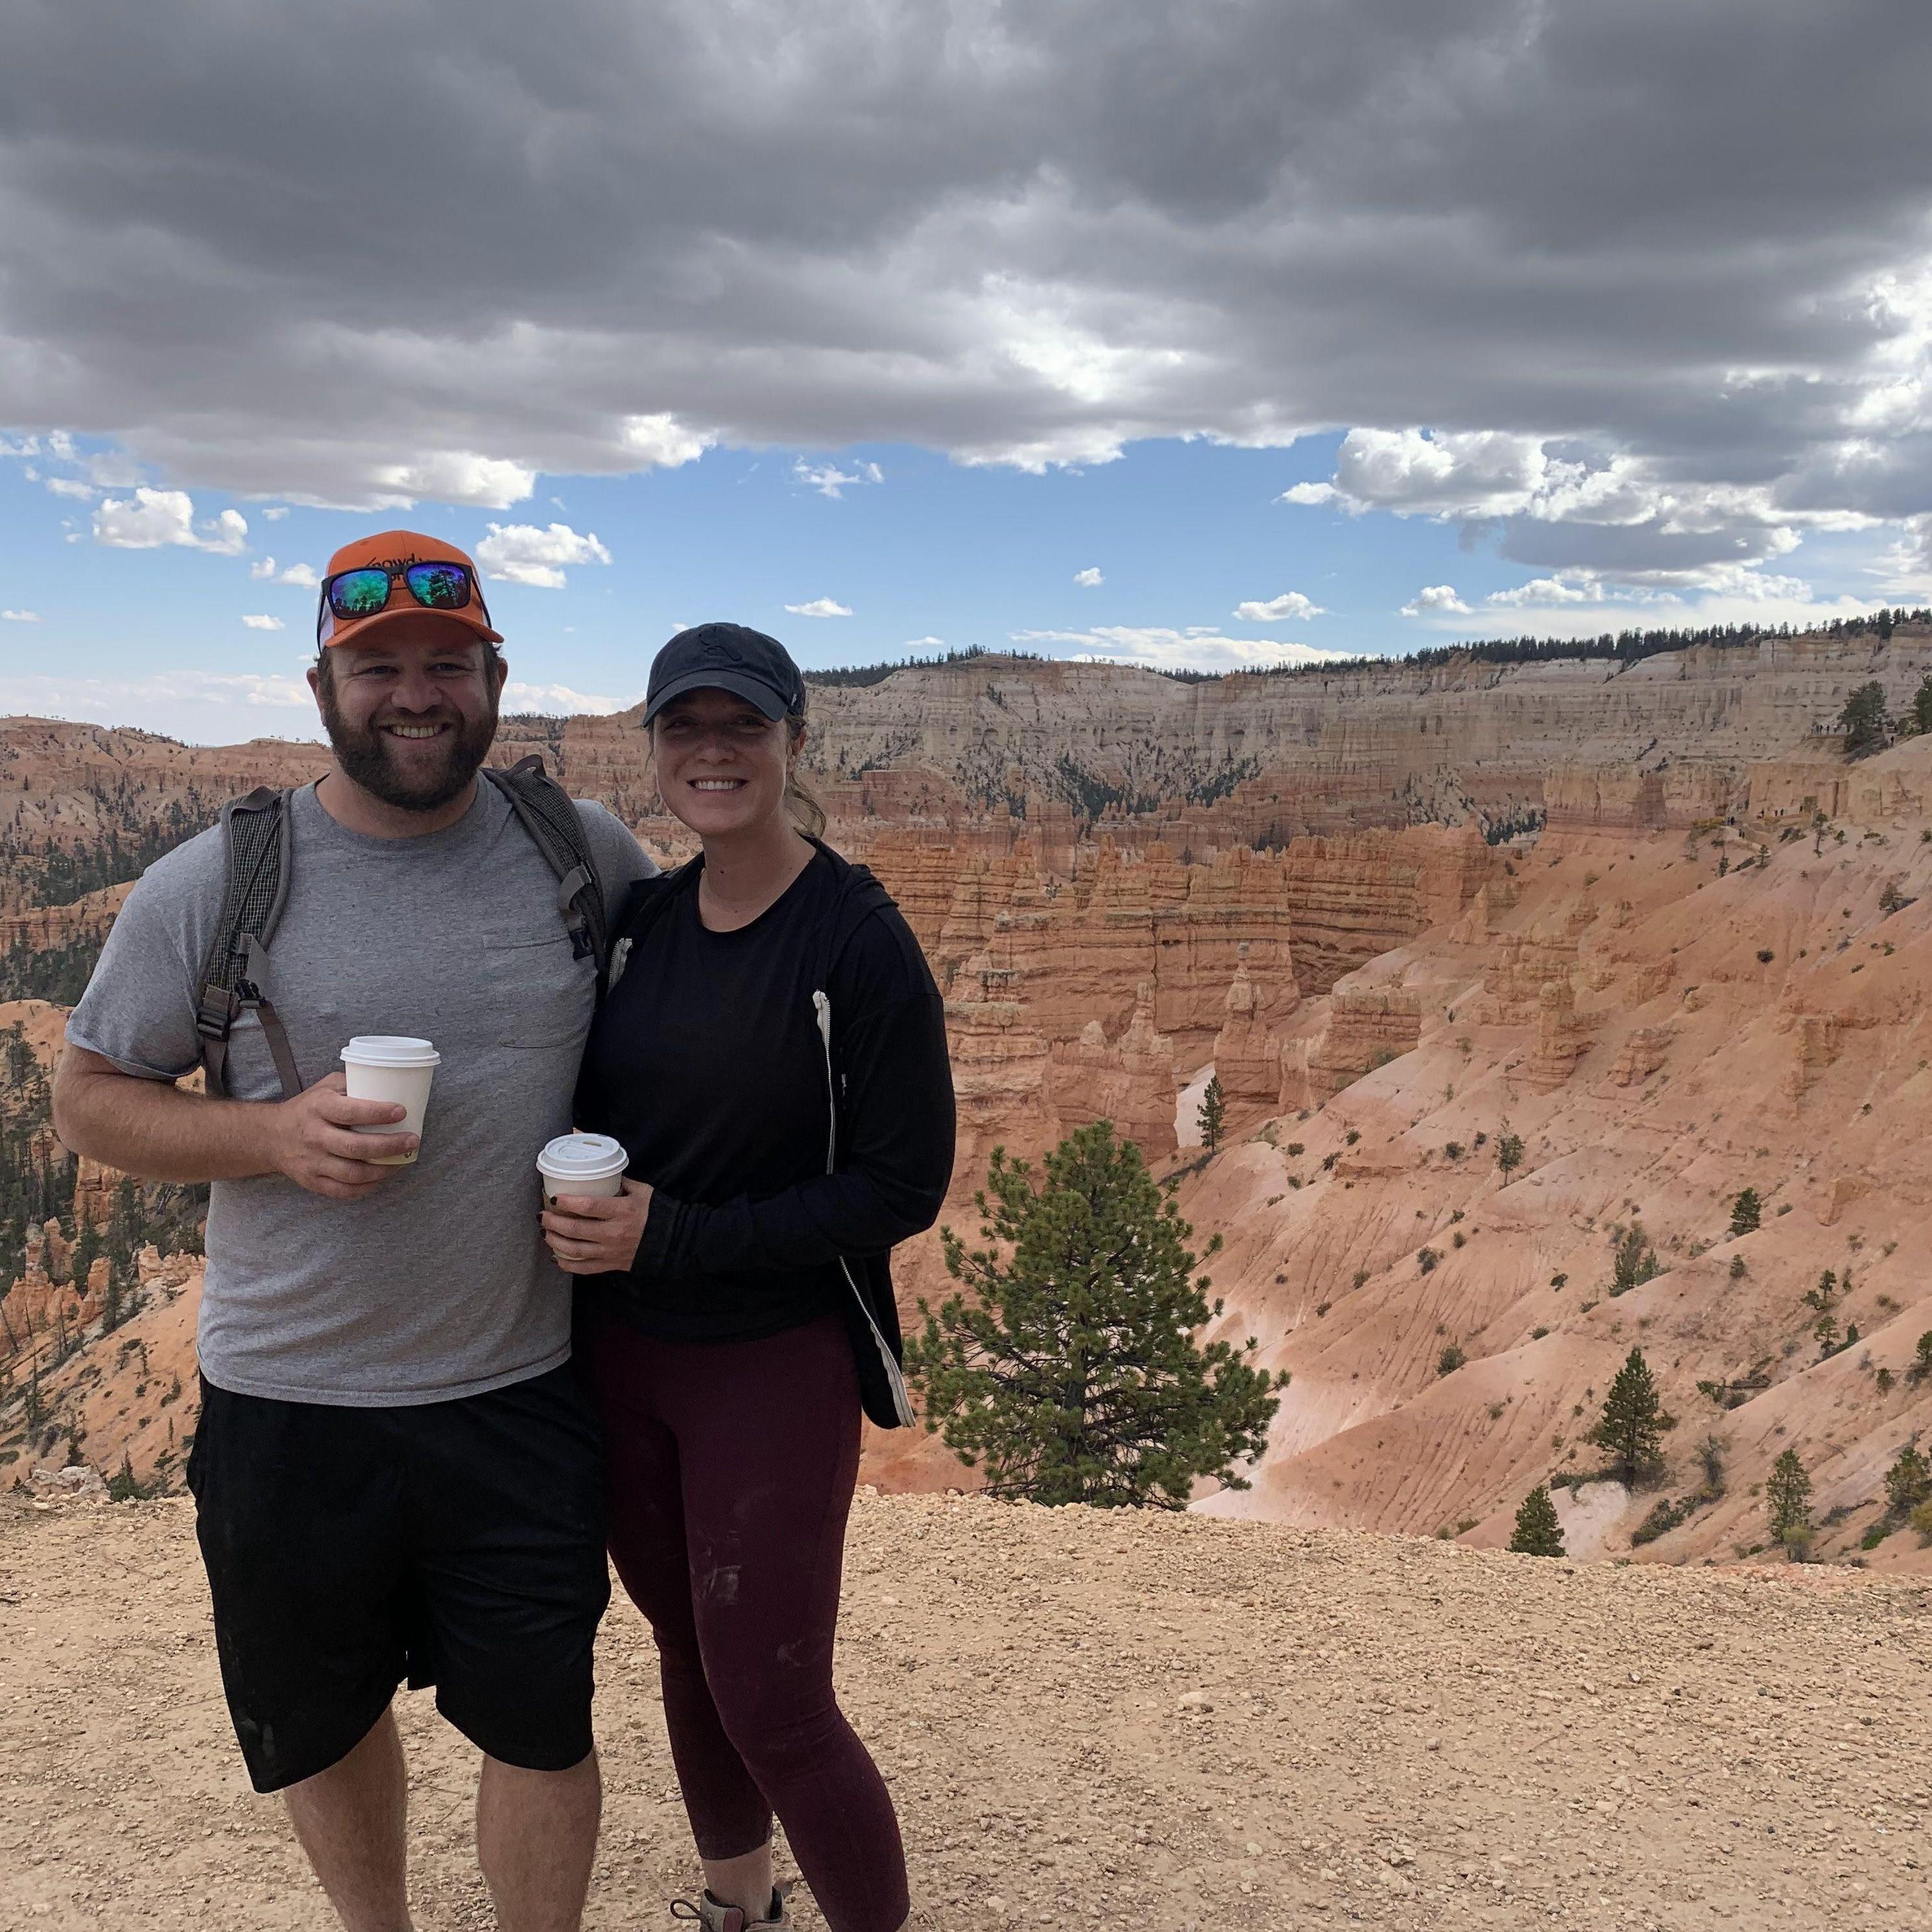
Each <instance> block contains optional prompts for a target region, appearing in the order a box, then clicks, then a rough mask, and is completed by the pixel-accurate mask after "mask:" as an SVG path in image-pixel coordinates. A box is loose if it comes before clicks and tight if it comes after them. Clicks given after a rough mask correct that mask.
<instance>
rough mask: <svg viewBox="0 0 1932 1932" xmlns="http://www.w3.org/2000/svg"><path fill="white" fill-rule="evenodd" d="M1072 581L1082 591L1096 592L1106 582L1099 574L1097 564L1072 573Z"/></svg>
mask: <svg viewBox="0 0 1932 1932" xmlns="http://www.w3.org/2000/svg"><path fill="white" fill-rule="evenodd" d="M1073 580H1074V582H1075V583H1077V584H1079V586H1080V587H1081V589H1083V590H1096V589H1099V588H1100V586H1101V585H1102V584H1103V583H1106V578H1105V577H1103V576H1102V575H1101V574H1100V565H1098V564H1092V563H1090V564H1089V565H1088V566H1087V568H1085V570H1076V571H1075V572H1074V573H1073Z"/></svg>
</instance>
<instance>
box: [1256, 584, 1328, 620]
mask: <svg viewBox="0 0 1932 1932" xmlns="http://www.w3.org/2000/svg"><path fill="white" fill-rule="evenodd" d="M1324 614H1325V613H1324V612H1323V610H1322V606H1321V605H1320V604H1317V603H1316V602H1314V601H1313V600H1312V599H1311V598H1307V597H1304V596H1303V595H1302V594H1301V592H1300V591H1298V590H1284V591H1283V592H1282V593H1281V595H1280V596H1279V597H1270V598H1267V599H1266V600H1265V601H1264V600H1262V599H1261V598H1253V597H1251V598H1249V599H1248V601H1247V602H1246V603H1245V604H1236V605H1235V616H1238V618H1240V619H1241V621H1242V622H1244V623H1246V624H1280V623H1282V622H1286V620H1287V619H1289V618H1290V617H1295V618H1298V619H1301V620H1302V621H1304V622H1306V621H1307V619H1309V618H1310V617H1319V616H1322V615H1324Z"/></svg>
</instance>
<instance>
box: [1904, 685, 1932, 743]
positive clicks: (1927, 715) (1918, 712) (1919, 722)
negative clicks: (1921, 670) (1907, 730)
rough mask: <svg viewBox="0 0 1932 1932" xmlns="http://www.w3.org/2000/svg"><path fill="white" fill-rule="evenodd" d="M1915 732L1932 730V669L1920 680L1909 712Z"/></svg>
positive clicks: (1913, 694)
mask: <svg viewBox="0 0 1932 1932" xmlns="http://www.w3.org/2000/svg"><path fill="white" fill-rule="evenodd" d="M1908 715H1909V717H1910V718H1911V721H1912V730H1913V732H1914V733H1915V734H1916V733H1924V732H1927V731H1932V671H1928V672H1927V673H1926V675H1925V676H1924V677H1922V678H1921V679H1919V681H1918V689H1917V690H1916V691H1914V692H1913V693H1912V709H1911V711H1910V712H1909V714H1908Z"/></svg>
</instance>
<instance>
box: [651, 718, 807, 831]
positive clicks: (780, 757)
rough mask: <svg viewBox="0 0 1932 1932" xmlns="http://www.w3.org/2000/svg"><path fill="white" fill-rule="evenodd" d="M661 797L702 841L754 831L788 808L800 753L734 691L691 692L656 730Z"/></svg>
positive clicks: (782, 729)
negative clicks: (789, 785) (793, 771)
mask: <svg viewBox="0 0 1932 1932" xmlns="http://www.w3.org/2000/svg"><path fill="white" fill-rule="evenodd" d="M651 749H652V755H653V757H655V760H656V761H657V774H658V791H659V792H660V793H661V794H662V796H663V798H664V804H665V805H666V806H667V808H668V809H669V810H670V811H672V812H673V813H675V814H676V816H677V817H679V818H681V819H682V820H683V821H684V822H685V824H687V825H688V826H690V827H691V830H692V831H694V832H696V833H697V835H698V836H699V837H700V838H719V837H729V836H730V835H733V834H734V833H737V832H745V831H748V830H750V829H751V828H753V827H754V826H757V825H760V824H761V823H763V821H764V820H766V819H767V818H769V817H775V816H778V815H779V814H782V813H783V811H784V790H785V779H786V777H787V775H788V773H789V772H790V769H791V760H792V756H793V747H792V745H790V742H788V739H787V730H786V727H785V724H784V720H783V719H782V718H780V719H779V720H778V721H776V722H775V723H774V722H773V721H772V719H770V718H767V717H766V715H764V713H763V712H761V711H760V710H759V709H758V708H757V706H756V705H754V704H748V703H745V700H744V699H742V697H733V696H732V695H731V694H730V692H729V691H686V692H685V694H684V695H683V696H682V697H674V698H673V699H672V700H671V701H670V703H668V704H667V705H666V706H664V709H663V710H662V711H661V712H658V716H657V719H656V721H655V723H654V724H652V727H651Z"/></svg>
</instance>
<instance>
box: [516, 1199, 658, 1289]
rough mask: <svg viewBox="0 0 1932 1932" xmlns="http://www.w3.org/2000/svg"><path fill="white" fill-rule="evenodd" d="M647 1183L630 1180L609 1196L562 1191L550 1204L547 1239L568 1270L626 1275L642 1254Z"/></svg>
mask: <svg viewBox="0 0 1932 1932" xmlns="http://www.w3.org/2000/svg"><path fill="white" fill-rule="evenodd" d="M650 1212H651V1190H650V1187H649V1184H648V1183H647V1182H645V1181H625V1183H624V1191H623V1192H622V1193H621V1194H613V1195H610V1196H607V1197H602V1198H599V1197H598V1196H592V1195H587V1194H559V1195H558V1196H556V1197H555V1198H554V1199H552V1200H550V1202H547V1205H545V1208H544V1213H543V1216H542V1221H543V1231H544V1240H545V1241H547V1242H548V1243H549V1244H550V1253H552V1254H553V1255H554V1256H556V1265H557V1266H558V1267H559V1268H561V1269H562V1271H564V1273H565V1274H622V1273H623V1272H624V1271H625V1269H627V1268H629V1266H630V1265H631V1262H634V1261H635V1260H636V1259H637V1249H638V1246H639V1244H640V1243H641V1242H642V1241H643V1238H644V1223H645V1222H646V1221H647V1220H649V1218H650Z"/></svg>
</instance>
